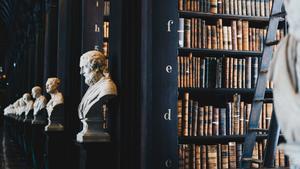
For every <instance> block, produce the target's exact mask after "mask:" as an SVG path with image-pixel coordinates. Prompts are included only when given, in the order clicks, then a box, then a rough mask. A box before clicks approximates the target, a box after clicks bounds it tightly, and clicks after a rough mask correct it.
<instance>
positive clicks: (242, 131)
mask: <svg viewBox="0 0 300 169" xmlns="http://www.w3.org/2000/svg"><path fill="white" fill-rule="evenodd" d="M244 108H245V106H244V102H241V105H240V135H244V134H245V127H244V126H245V109H244Z"/></svg>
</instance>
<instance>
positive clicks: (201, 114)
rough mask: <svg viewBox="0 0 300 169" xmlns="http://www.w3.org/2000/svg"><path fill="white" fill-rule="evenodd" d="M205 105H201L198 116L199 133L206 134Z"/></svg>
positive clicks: (200, 134)
mask: <svg viewBox="0 0 300 169" xmlns="http://www.w3.org/2000/svg"><path fill="white" fill-rule="evenodd" d="M204 120H205V117H204V107H199V118H198V135H199V136H203V135H204Z"/></svg>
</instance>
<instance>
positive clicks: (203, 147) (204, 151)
mask: <svg viewBox="0 0 300 169" xmlns="http://www.w3.org/2000/svg"><path fill="white" fill-rule="evenodd" d="M206 157H207V156H206V145H202V146H201V159H202V160H201V168H202V169H204V168H207V165H206V163H207V161H206V160H207V159H206Z"/></svg>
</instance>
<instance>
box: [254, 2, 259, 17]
mask: <svg viewBox="0 0 300 169" xmlns="http://www.w3.org/2000/svg"><path fill="white" fill-rule="evenodd" d="M255 15H256V16H260V0H255Z"/></svg>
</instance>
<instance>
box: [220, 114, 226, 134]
mask: <svg viewBox="0 0 300 169" xmlns="http://www.w3.org/2000/svg"><path fill="white" fill-rule="evenodd" d="M219 116H220V131H219V134H220V135H222V136H225V135H226V108H220V111H219Z"/></svg>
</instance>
